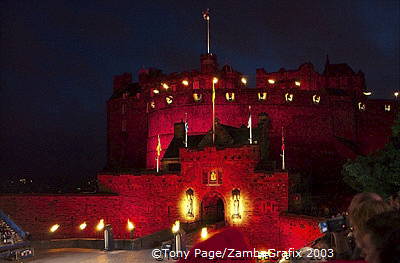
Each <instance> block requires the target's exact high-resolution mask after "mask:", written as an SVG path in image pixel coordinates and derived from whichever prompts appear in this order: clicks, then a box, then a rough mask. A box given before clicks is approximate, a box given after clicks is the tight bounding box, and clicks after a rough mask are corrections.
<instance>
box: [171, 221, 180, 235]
mask: <svg viewBox="0 0 400 263" xmlns="http://www.w3.org/2000/svg"><path fill="white" fill-rule="evenodd" d="M180 225H181V223H180V222H179V220H176V221H175V223H174V224H173V225H172V233H174V234H176V233H178V231H179V228H180Z"/></svg>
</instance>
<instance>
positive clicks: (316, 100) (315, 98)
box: [312, 95, 321, 104]
mask: <svg viewBox="0 0 400 263" xmlns="http://www.w3.org/2000/svg"><path fill="white" fill-rule="evenodd" d="M312 99H313V102H314V103H315V104H318V103H319V102H320V101H321V96H318V95H313V97H312Z"/></svg>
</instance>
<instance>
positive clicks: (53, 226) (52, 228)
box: [50, 224, 60, 233]
mask: <svg viewBox="0 0 400 263" xmlns="http://www.w3.org/2000/svg"><path fill="white" fill-rule="evenodd" d="M59 227H60V225H59V224H55V225H52V226H51V227H50V232H51V233H54V232H56V231H57V230H58V228H59Z"/></svg>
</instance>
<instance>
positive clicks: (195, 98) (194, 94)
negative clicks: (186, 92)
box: [193, 93, 202, 102]
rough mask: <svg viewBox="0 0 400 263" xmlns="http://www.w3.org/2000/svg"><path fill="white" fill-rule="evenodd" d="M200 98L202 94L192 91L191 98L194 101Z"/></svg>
mask: <svg viewBox="0 0 400 263" xmlns="http://www.w3.org/2000/svg"><path fill="white" fill-rule="evenodd" d="M201 98H202V95H201V94H198V93H193V100H194V101H195V102H199V101H201Z"/></svg>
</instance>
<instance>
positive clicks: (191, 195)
mask: <svg viewBox="0 0 400 263" xmlns="http://www.w3.org/2000/svg"><path fill="white" fill-rule="evenodd" d="M193 198H194V191H193V189H192V188H189V189H187V190H186V207H187V213H186V216H187V217H190V218H193V217H194V213H193Z"/></svg>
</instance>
